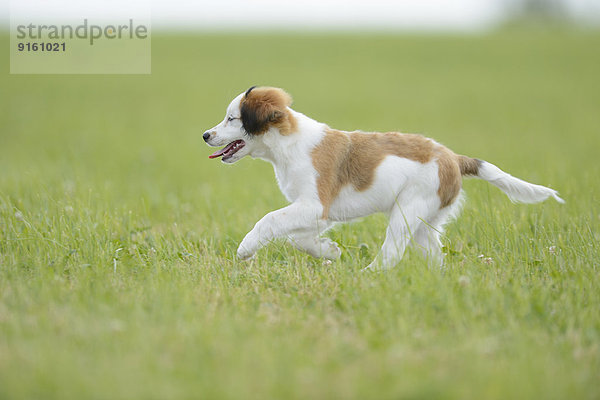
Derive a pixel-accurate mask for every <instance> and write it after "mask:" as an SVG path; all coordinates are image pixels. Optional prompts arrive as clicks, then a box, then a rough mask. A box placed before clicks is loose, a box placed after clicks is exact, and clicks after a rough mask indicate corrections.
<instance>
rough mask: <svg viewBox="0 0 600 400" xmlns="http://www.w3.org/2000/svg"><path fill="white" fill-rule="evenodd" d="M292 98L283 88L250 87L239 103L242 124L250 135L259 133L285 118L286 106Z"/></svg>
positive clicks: (290, 102)
mask: <svg viewBox="0 0 600 400" xmlns="http://www.w3.org/2000/svg"><path fill="white" fill-rule="evenodd" d="M291 104H292V98H291V97H290V95H289V94H287V93H286V92H285V91H284V90H283V89H279V88H273V87H259V88H256V87H255V86H253V87H251V88H250V89H248V90H247V91H246V94H244V98H243V99H242V102H241V104H240V111H241V117H242V125H243V127H244V129H245V130H246V132H248V133H249V134H251V135H260V134H261V133H265V132H266V131H267V130H269V127H270V126H271V125H274V124H279V123H281V122H282V121H283V120H284V119H285V118H287V114H288V111H287V107H288V106H289V105H291Z"/></svg>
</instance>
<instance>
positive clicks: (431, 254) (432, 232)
mask: <svg viewBox="0 0 600 400" xmlns="http://www.w3.org/2000/svg"><path fill="white" fill-rule="evenodd" d="M442 225H443V224H439V223H436V222H434V221H431V222H429V223H428V222H423V223H422V224H421V225H420V226H419V227H418V228H417V231H416V232H415V234H414V235H413V241H412V244H413V246H414V247H415V248H417V249H419V250H421V252H422V253H423V256H424V257H426V258H427V259H428V260H430V261H431V262H432V263H434V264H437V265H439V266H442V265H443V264H444V255H443V253H442V242H441V241H440V235H441V233H442V229H443V228H442Z"/></svg>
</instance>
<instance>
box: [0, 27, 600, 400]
mask: <svg viewBox="0 0 600 400" xmlns="http://www.w3.org/2000/svg"><path fill="white" fill-rule="evenodd" d="M0 42H2V45H3V47H5V46H7V45H8V38H7V37H2V38H1V39H0ZM599 48H600V33H598V32H571V31H564V32H555V33H552V32H522V31H512V32H500V33H494V34H489V35H485V36H480V37H477V36H447V37H444V36H410V35H407V36H383V35H362V36H361V35H354V36H353V35H346V36H344V35H338V36H335V35H332V36H327V35H323V36H319V35H313V36H311V35H304V36H303V35H292V34H289V35H275V34H273V35H267V34H265V35H246V36H244V35H241V34H240V35H204V36H159V37H154V38H153V64H152V75H151V76H16V75H12V76H11V75H8V72H7V66H8V60H7V59H6V57H7V52H4V54H3V55H2V56H0V57H1V58H2V62H1V65H2V71H0V72H1V73H0V88H1V94H0V109H1V111H0V398H3V399H17V398H36V399H61V400H64V399H130V398H146V399H153V398H155V399H170V398H256V399H264V398H282V399H283V398H291V399H310V398H356V399H365V398H389V399H391V398H410V399H417V398H426V399H431V398H434V399H435V398H443V399H466V398H470V399H518V398H531V399H566V398H569V399H570V398H583V399H585V398H588V399H594V398H595V399H597V398H600V385H599V384H598V382H599V381H600V289H599V286H598V285H599V284H600V245H599V244H598V241H599V239H600V233H599V228H600V208H599V204H600V203H599V201H600V184H599V176H600V163H599V162H598V151H599V150H600V75H599V71H600V52H598V49H599ZM255 84H267V85H274V86H281V87H284V88H286V89H287V90H288V91H289V92H291V93H292V95H293V96H294V98H295V106H294V107H295V109H297V110H298V111H301V112H304V113H306V114H308V115H310V116H312V117H314V118H316V119H318V120H320V121H323V122H326V123H328V124H329V125H330V126H332V127H335V128H339V129H349V130H352V129H362V130H379V131H386V130H402V131H405V132H419V133H423V134H425V135H427V136H431V137H434V138H436V139H437V140H438V141H440V142H442V143H444V144H446V145H448V146H449V147H450V148H452V149H454V150H455V151H456V152H458V153H462V154H467V155H470V156H474V157H478V158H482V159H485V160H488V161H491V162H493V163H495V164H497V165H499V166H500V167H501V168H503V169H504V170H506V171H508V172H510V173H511V174H513V175H515V176H518V177H520V178H523V179H526V180H528V181H531V182H535V183H540V184H544V185H548V186H551V187H552V188H554V189H557V190H559V191H560V193H561V195H562V196H563V197H564V198H565V200H566V202H567V203H566V204H565V205H559V204H557V203H556V202H552V201H549V202H547V203H544V204H540V205H515V204H511V203H510V201H509V200H508V198H507V197H506V196H504V195H503V194H502V193H501V192H500V191H499V190H497V189H496V188H494V187H492V186H490V185H488V184H487V183H485V182H481V181H475V180H470V181H466V183H465V185H464V186H465V190H466V193H467V198H468V201H467V203H466V206H465V208H464V211H463V214H462V216H461V217H460V219H459V220H458V222H454V223H452V224H450V225H449V226H448V227H447V232H446V234H445V236H444V238H443V242H444V244H445V246H446V247H447V249H448V252H449V255H448V257H447V258H446V268H445V269H444V270H443V271H440V270H437V269H432V268H428V267H427V266H426V264H425V262H424V261H423V259H422V258H420V257H419V256H417V255H416V254H413V253H409V254H407V256H406V257H405V259H404V260H403V261H402V263H401V264H400V265H398V266H397V267H396V268H395V269H393V270H392V271H390V272H388V273H366V274H365V273H360V272H359V270H360V269H361V268H363V267H365V266H366V265H367V264H368V263H369V262H370V259H371V258H372V257H373V256H374V254H375V253H376V252H377V249H378V248H379V246H380V245H381V242H382V240H383V234H384V230H385V219H384V218H383V217H382V216H373V217H369V218H366V219H364V220H362V221H359V222H357V223H353V224H349V225H345V226H340V227H338V228H337V229H335V230H334V231H333V232H331V233H329V235H330V236H331V237H333V238H334V239H335V240H336V241H338V242H339V243H340V244H341V245H342V247H343V249H344V254H343V256H342V258H341V260H339V261H337V262H334V263H332V264H331V265H327V264H323V263H322V262H321V261H319V260H315V259H312V258H310V257H309V256H306V255H304V254H302V253H300V252H298V251H296V250H294V249H293V248H291V247H289V246H288V245H285V244H283V243H282V242H276V243H274V244H272V245H270V246H268V247H267V248H265V249H263V250H261V251H260V252H259V254H258V257H257V258H256V259H255V260H254V261H252V262H250V263H242V262H239V261H237V260H236V259H235V257H234V255H235V250H236V248H237V244H238V243H239V241H240V240H241V239H242V237H243V235H244V234H245V233H246V232H247V231H249V230H250V229H251V228H252V226H253V224H254V223H255V222H256V221H257V220H258V219H259V218H260V217H262V216H263V215H264V214H265V213H266V212H268V211H271V210H273V209H275V208H278V207H281V206H283V205H284V204H285V199H284V198H283V196H282V195H281V194H280V192H279V190H278V188H277V186H276V182H275V179H274V176H273V172H272V169H271V167H270V166H269V165H268V164H266V163H264V162H261V161H256V160H250V159H245V160H242V161H241V162H240V163H238V164H236V165H235V166H232V167H226V166H224V165H222V164H221V163H219V162H217V161H211V160H208V159H207V155H208V154H210V152H211V150H210V149H209V148H208V147H206V146H205V145H204V144H203V141H202V138H201V133H202V132H204V130H205V129H207V128H209V127H212V126H213V125H214V124H216V123H217V122H218V121H219V120H220V119H221V118H222V117H223V115H224V111H225V107H226V105H227V104H228V102H229V101H230V100H231V98H233V97H234V96H235V95H237V94H238V93H239V92H241V91H242V90H244V89H246V88H247V87H249V86H251V85H255ZM480 255H483V256H484V257H480Z"/></svg>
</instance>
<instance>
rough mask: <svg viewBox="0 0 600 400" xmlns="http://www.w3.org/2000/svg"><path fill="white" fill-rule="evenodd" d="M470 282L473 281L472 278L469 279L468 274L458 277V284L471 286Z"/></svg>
mask: <svg viewBox="0 0 600 400" xmlns="http://www.w3.org/2000/svg"><path fill="white" fill-rule="evenodd" d="M469 283H471V280H470V279H469V277H468V276H465V275H461V276H459V277H458V284H459V285H460V286H463V287H464V286H469Z"/></svg>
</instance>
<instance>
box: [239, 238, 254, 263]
mask: <svg viewBox="0 0 600 400" xmlns="http://www.w3.org/2000/svg"><path fill="white" fill-rule="evenodd" d="M237 256H238V258H239V259H240V260H249V259H251V258H252V257H254V251H252V250H250V249H248V248H247V247H246V246H245V245H244V242H242V243H241V244H240V246H239V247H238V249H237Z"/></svg>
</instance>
